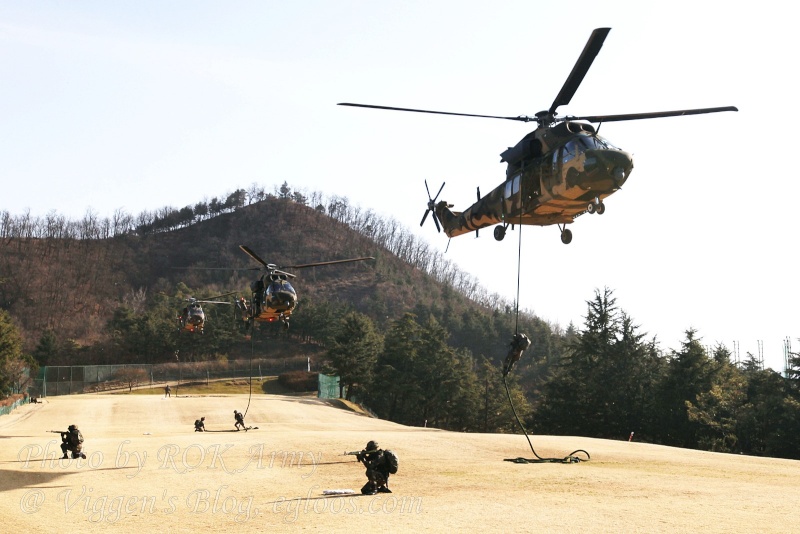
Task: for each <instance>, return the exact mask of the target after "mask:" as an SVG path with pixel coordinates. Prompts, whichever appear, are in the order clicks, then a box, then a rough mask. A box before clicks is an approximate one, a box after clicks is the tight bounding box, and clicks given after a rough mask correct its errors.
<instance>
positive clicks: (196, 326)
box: [177, 293, 233, 334]
mask: <svg viewBox="0 0 800 534" xmlns="http://www.w3.org/2000/svg"><path fill="white" fill-rule="evenodd" d="M232 294H233V293H225V294H224V295H217V296H216V297H210V298H209V299H208V300H201V299H196V298H194V297H189V298H187V299H186V300H187V301H188V304H187V305H186V307H184V308H183V310H181V312H180V314H179V315H178V318H177V320H178V330H181V331H183V330H185V331H187V332H192V333H194V332H198V333H200V334H202V333H203V328H204V327H205V324H206V314H205V312H204V311H203V307H202V306H200V304H201V303H202V304H228V305H230V304H232V303H231V302H226V301H224V300H214V299H218V298H222V297H226V296H228V295H232Z"/></svg>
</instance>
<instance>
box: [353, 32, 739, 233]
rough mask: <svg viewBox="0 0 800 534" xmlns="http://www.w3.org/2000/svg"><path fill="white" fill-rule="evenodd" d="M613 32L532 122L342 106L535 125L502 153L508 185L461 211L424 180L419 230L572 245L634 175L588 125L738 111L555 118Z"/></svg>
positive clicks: (587, 52) (600, 36)
mask: <svg viewBox="0 0 800 534" xmlns="http://www.w3.org/2000/svg"><path fill="white" fill-rule="evenodd" d="M610 31H611V28H597V29H596V30H594V31H593V32H592V35H591V36H590V37H589V40H588V41H587V43H586V46H585V47H584V49H583V52H582V53H581V55H580V57H579V58H578V61H577V62H576V63H575V66H574V67H573V68H572V72H571V73H570V74H569V76H568V77H567V80H566V82H565V83H564V85H563V87H562V88H561V91H560V92H559V93H558V95H557V96H556V98H555V100H554V101H553V104H552V105H551V106H550V108H549V109H547V110H544V111H540V112H538V113H536V115H535V116H534V117H528V116H518V117H502V116H495V115H474V114H468V113H450V112H446V111H429V110H423V109H410V108H397V107H387V106H373V105H367V104H352V103H340V104H339V105H340V106H354V107H362V108H372V109H386V110H393V111H411V112H415V113H433V114H438V115H456V116H462V117H480V118H488V119H504V120H512V121H521V122H536V123H537V124H538V127H537V128H536V130H534V131H533V132H530V133H529V134H528V135H526V136H525V137H523V138H522V140H521V141H520V142H519V143H517V144H516V145H515V146H513V147H509V148H508V149H507V150H505V151H504V152H502V153H501V154H500V157H501V160H500V161H501V162H506V163H507V164H508V167H507V169H506V179H505V181H504V182H503V183H502V184H501V185H499V186H498V187H496V188H495V189H494V190H493V191H492V192H491V193H489V194H488V195H486V196H485V197H483V198H481V192H480V188H479V189H478V192H477V193H478V194H477V196H478V199H477V202H475V203H474V204H473V205H472V206H470V207H469V208H467V209H466V210H464V211H463V212H458V211H455V212H454V211H451V210H450V208H452V207H453V205H452V204H448V203H447V202H446V201H444V200H442V201H439V202H437V199H438V198H439V194H441V192H442V189H443V188H444V184H442V187H440V188H439V192H438V193H436V196H434V197H433V198H431V192H430V189H428V182H427V181H426V182H425V189H426V190H427V192H428V206H427V209H426V211H425V213H424V215H423V216H422V221H421V222H420V226H422V225H423V224H424V223H425V219H426V218H427V217H428V214H429V213H433V217H432V218H433V222H434V224H435V225H436V229H437V231H439V232H441V227H443V228H444V232H445V234H447V236H448V237H451V238H452V237H456V236H459V235H462V234H465V233H468V232H472V231H475V233H476V235H477V233H478V230H479V229H481V228H485V227H487V226H492V225H497V226H495V229H494V237H495V239H497V240H498V241H502V239H503V238H504V237H505V234H506V230H507V228H508V227H509V226H511V227H512V229H513V225H514V224H529V225H537V226H549V225H552V224H556V225H558V228H559V230H560V231H561V241H562V242H563V243H564V244H569V243H570V242H571V241H572V231H571V230H570V229H568V228H567V224H569V223H572V222H574V220H575V218H576V217H578V216H579V215H583V214H584V213H589V214H592V213H597V214H599V215H601V214H603V213H604V212H605V209H606V208H605V204H604V203H603V200H604V199H605V198H607V197H608V196H610V195H612V194H613V193H614V192H616V191H618V190H619V189H620V188H621V187H622V185H623V184H624V183H625V181H626V180H627V179H628V177H629V176H630V173H631V171H632V170H633V158H632V157H631V154H630V153H628V152H625V151H623V150H621V149H619V148H617V147H615V146H614V145H612V144H611V143H610V142H608V141H607V140H606V139H604V138H602V137H600V136H599V135H598V134H597V129H595V127H594V126H593V125H592V124H587V122H588V123H603V122H617V121H629V120H639V119H655V118H662V117H676V116H683V115H700V114H704V113H718V112H722V111H738V109H737V108H735V107H733V106H728V107H717V108H702V109H683V110H677V111H660V112H652V113H636V114H627V115H593V116H585V117H572V116H566V117H556V110H557V109H558V107H559V106H562V105H565V104H569V102H570V100H571V99H572V96H573V95H574V94H575V92H576V91H577V89H578V87H579V86H580V84H581V82H582V81H583V78H584V76H586V73H587V72H588V70H589V67H591V65H592V63H593V62H594V58H595V57H596V56H597V54H598V52H599V51H600V48H601V47H602V45H603V42H604V41H605V38H606V36H607V35H608V32H610ZM577 121H585V122H577ZM598 128H599V127H598ZM440 225H441V227H440Z"/></svg>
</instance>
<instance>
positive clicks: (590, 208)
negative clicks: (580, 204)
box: [586, 202, 597, 215]
mask: <svg viewBox="0 0 800 534" xmlns="http://www.w3.org/2000/svg"><path fill="white" fill-rule="evenodd" d="M596 208H597V206H595V204H594V202H590V203H589V205H588V206H586V211H587V212H588V213H589V215H591V214H592V213H594V212H595V209H596Z"/></svg>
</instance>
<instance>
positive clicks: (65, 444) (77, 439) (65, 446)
mask: <svg viewBox="0 0 800 534" xmlns="http://www.w3.org/2000/svg"><path fill="white" fill-rule="evenodd" d="M82 449H83V434H81V431H80V430H78V426H77V425H69V427H68V428H67V431H66V432H61V452H63V453H64V456H62V458H69V456H68V455H67V451H69V452H71V453H72V458H84V459H85V458H86V455H85V454H83V452H81V451H82Z"/></svg>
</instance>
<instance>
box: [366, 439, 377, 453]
mask: <svg viewBox="0 0 800 534" xmlns="http://www.w3.org/2000/svg"><path fill="white" fill-rule="evenodd" d="M364 450H366V451H367V452H373V451H377V450H378V442H377V441H370V442H369V443H367V447H366V449H364Z"/></svg>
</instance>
